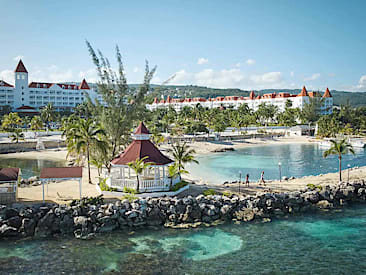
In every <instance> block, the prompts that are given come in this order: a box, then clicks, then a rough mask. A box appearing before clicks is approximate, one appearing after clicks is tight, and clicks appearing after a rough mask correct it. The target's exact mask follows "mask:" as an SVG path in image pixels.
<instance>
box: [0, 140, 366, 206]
mask: <svg viewBox="0 0 366 275" xmlns="http://www.w3.org/2000/svg"><path fill="white" fill-rule="evenodd" d="M308 142H314V139H309V138H306V137H289V138H276V139H248V140H245V141H230V142H191V143H189V146H190V147H192V148H193V149H195V150H196V153H197V154H198V155H201V154H209V153H211V152H212V151H213V150H216V149H222V148H228V147H232V148H234V149H239V148H244V147H248V146H268V145H278V144H289V143H308ZM168 148H169V145H163V146H161V149H162V151H163V152H164V151H165V150H167V149H168ZM66 156H67V151H66V150H65V149H62V150H59V149H51V150H43V151H32V152H21V153H11V154H4V155H1V156H0V157H1V158H29V159H48V160H65V159H66ZM91 176H92V181H93V184H89V183H88V172H87V169H86V167H84V169H83V180H82V194H83V196H89V197H90V196H98V195H99V193H98V192H97V191H96V188H95V184H96V183H97V182H98V174H97V169H96V168H94V167H93V168H92V169H91ZM183 178H184V179H185V180H188V181H192V176H190V175H184V177H183ZM365 178H366V167H360V168H353V169H350V180H351V181H353V180H359V179H365ZM343 179H347V171H343ZM338 182H339V181H338V173H329V174H324V175H319V176H306V177H302V178H297V179H293V180H287V181H282V182H279V181H268V182H266V186H263V185H259V184H258V182H252V183H250V185H249V187H244V185H243V184H241V185H240V192H241V193H242V194H253V193H257V192H264V191H269V190H270V191H288V190H299V189H302V188H305V187H306V185H307V184H315V185H322V186H324V185H334V184H337V183H338ZM209 188H210V189H211V188H212V189H215V190H217V191H220V192H223V191H228V192H230V193H238V192H239V184H238V183H234V184H221V185H217V184H210V183H209V182H205V181H203V180H201V181H197V180H196V182H194V183H193V184H192V185H191V188H190V189H189V190H187V191H184V192H183V193H182V194H181V196H183V195H188V194H191V195H198V194H200V193H201V192H202V191H203V190H204V189H209ZM45 190H46V191H47V187H45ZM47 194H48V195H47V196H46V200H47V201H51V202H56V203H65V202H67V200H66V199H71V198H73V199H78V198H79V187H78V182H76V181H63V182H57V183H50V184H49V185H48V193H47ZM18 198H19V201H22V202H34V201H41V200H42V186H29V187H24V188H19V189H18ZM107 198H108V197H107Z"/></svg>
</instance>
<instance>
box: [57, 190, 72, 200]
mask: <svg viewBox="0 0 366 275" xmlns="http://www.w3.org/2000/svg"><path fill="white" fill-rule="evenodd" d="M56 194H57V198H58V199H59V200H62V201H72V200H73V198H72V197H63V196H61V195H60V194H59V193H58V192H57V193H56Z"/></svg>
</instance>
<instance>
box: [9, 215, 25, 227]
mask: <svg viewBox="0 0 366 275" xmlns="http://www.w3.org/2000/svg"><path fill="white" fill-rule="evenodd" d="M6 223H7V225H9V226H10V227H14V228H16V229H19V228H20V226H21V225H22V218H21V217H19V216H14V217H11V218H10V219H7V221H6Z"/></svg>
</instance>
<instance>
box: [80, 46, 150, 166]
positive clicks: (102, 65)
mask: <svg viewBox="0 0 366 275" xmlns="http://www.w3.org/2000/svg"><path fill="white" fill-rule="evenodd" d="M86 44H87V47H88V50H89V53H90V56H91V57H92V60H93V62H94V65H95V66H96V69H97V73H98V76H99V79H100V80H99V81H98V83H97V85H98V93H99V94H100V95H101V96H102V98H103V101H104V102H105V103H106V107H105V106H103V105H101V104H99V102H98V101H97V102H96V104H94V105H93V107H92V108H91V109H92V116H93V117H97V118H98V121H99V122H100V123H101V125H102V126H103V128H104V130H105V133H106V136H107V139H108V142H109V144H110V146H109V150H108V156H109V159H110V160H111V159H113V158H114V157H115V156H116V155H117V154H118V153H119V151H120V149H121V147H124V146H125V145H127V143H128V141H129V138H130V130H131V128H132V127H133V125H134V123H135V122H136V121H137V120H141V118H143V117H145V114H146V107H145V95H146V93H147V92H148V91H149V87H150V81H151V79H152V77H153V75H154V73H155V71H156V67H154V68H152V69H150V68H149V64H148V62H147V61H146V65H145V75H144V81H143V83H142V84H141V85H139V87H138V88H137V89H136V90H133V89H130V88H129V86H128V84H127V79H126V76H125V73H124V66H123V62H122V55H121V53H120V51H119V48H118V46H117V47H116V60H117V65H118V69H117V72H116V71H115V70H114V69H112V66H111V65H110V62H109V60H108V58H106V57H104V56H103V54H102V53H101V51H97V52H95V51H94V49H93V47H92V46H91V44H90V43H89V42H88V41H87V42H86ZM107 168H108V169H110V167H107Z"/></svg>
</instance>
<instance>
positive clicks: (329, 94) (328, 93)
mask: <svg viewBox="0 0 366 275" xmlns="http://www.w3.org/2000/svg"><path fill="white" fill-rule="evenodd" d="M323 97H332V94H331V93H330V91H329V89H328V88H327V89H326V90H325V93H324V95H323Z"/></svg>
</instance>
